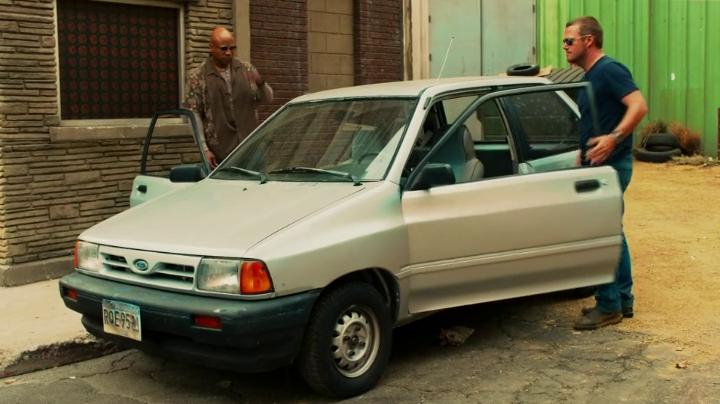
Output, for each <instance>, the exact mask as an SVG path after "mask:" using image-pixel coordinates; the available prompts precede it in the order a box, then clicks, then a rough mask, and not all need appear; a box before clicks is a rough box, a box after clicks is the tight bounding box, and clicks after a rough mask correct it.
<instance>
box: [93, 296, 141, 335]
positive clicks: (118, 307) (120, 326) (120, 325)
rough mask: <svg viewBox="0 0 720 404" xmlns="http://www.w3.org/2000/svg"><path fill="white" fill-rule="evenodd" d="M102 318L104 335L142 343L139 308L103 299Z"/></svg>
mask: <svg viewBox="0 0 720 404" xmlns="http://www.w3.org/2000/svg"><path fill="white" fill-rule="evenodd" d="M102 318H103V330H104V331H105V332H106V333H108V334H115V335H120V336H123V337H126V338H130V339H134V340H136V341H142V335H141V326H140V306H136V305H134V304H129V303H122V302H116V301H114V300H105V299H103V301H102Z"/></svg>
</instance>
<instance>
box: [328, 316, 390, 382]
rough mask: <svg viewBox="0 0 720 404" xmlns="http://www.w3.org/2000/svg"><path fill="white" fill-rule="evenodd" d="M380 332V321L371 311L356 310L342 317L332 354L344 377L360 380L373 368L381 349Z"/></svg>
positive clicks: (339, 321)
mask: <svg viewBox="0 0 720 404" xmlns="http://www.w3.org/2000/svg"><path fill="white" fill-rule="evenodd" d="M378 332H379V327H378V321H377V318H376V317H375V314H374V313H373V312H372V311H371V310H368V309H366V308H363V307H358V306H353V307H350V308H349V309H348V310H346V311H345V312H343V313H342V314H341V315H340V317H339V318H338V320H337V323H336V324H335V329H334V332H333V339H332V346H331V351H332V356H333V360H334V361H335V367H336V368H337V370H338V371H339V372H340V373H341V374H343V375H344V376H346V377H358V376H361V375H362V374H364V373H365V372H366V371H367V370H368V369H369V368H370V366H372V364H373V362H374V361H375V357H376V356H377V353H378V350H379V347H380V345H379V343H380V338H379V335H378Z"/></svg>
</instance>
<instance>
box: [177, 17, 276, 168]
mask: <svg viewBox="0 0 720 404" xmlns="http://www.w3.org/2000/svg"><path fill="white" fill-rule="evenodd" d="M235 48H236V46H235V38H234V36H233V34H232V33H231V32H230V31H228V30H227V29H225V28H223V27H216V28H215V29H213V31H212V34H211V35H210V56H209V57H208V58H207V60H205V62H203V63H202V64H201V65H200V66H199V67H197V68H196V69H194V70H193V71H192V72H191V73H190V75H189V76H188V80H187V85H186V91H185V103H184V105H185V107H186V108H188V109H191V110H193V111H195V112H197V113H198V114H199V115H200V118H201V119H202V123H203V127H204V132H205V133H204V134H205V144H204V145H203V148H204V151H205V155H206V156H207V159H208V162H209V163H210V167H211V168H215V167H216V166H217V165H218V164H219V163H220V162H221V161H223V160H224V159H225V157H227V156H228V154H230V152H231V151H232V150H233V149H234V148H235V147H236V146H237V145H238V144H240V142H241V141H242V140H243V139H245V137H247V135H248V134H250V132H252V131H253V129H255V127H256V126H257V124H258V113H257V105H258V104H259V103H261V102H262V103H268V102H270V101H272V98H273V91H272V88H271V87H270V85H269V84H267V83H266V82H265V80H263V79H262V77H261V76H260V73H258V71H257V70H256V69H255V67H253V65H251V64H250V63H247V62H243V61H240V60H239V59H237V58H235V57H234V52H235Z"/></svg>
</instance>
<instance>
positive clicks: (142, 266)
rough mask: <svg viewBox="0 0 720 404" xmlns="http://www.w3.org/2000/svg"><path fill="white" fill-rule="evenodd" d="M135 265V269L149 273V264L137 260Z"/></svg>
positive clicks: (134, 262)
mask: <svg viewBox="0 0 720 404" xmlns="http://www.w3.org/2000/svg"><path fill="white" fill-rule="evenodd" d="M133 265H135V268H136V269H137V270H138V271H147V270H148V268H150V266H149V265H148V262H147V261H145V260H141V259H137V260H135V261H133Z"/></svg>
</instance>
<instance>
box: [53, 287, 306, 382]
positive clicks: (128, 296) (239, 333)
mask: <svg viewBox="0 0 720 404" xmlns="http://www.w3.org/2000/svg"><path fill="white" fill-rule="evenodd" d="M66 289H74V290H76V291H77V292H78V295H77V299H71V298H68V297H67V296H66V294H65V290H66ZM60 293H61V296H62V298H63V301H64V302H65V305H66V306H67V307H68V308H70V309H72V310H74V311H76V312H79V313H81V314H82V315H83V318H82V323H83V325H84V326H85V328H86V329H87V330H88V332H90V333H91V334H93V335H95V336H97V337H99V338H103V339H107V340H111V341H114V342H117V343H119V344H120V345H123V346H129V347H135V348H139V349H142V350H145V351H150V352H155V353H159V354H163V355H165V356H168V357H171V358H173V359H177V360H181V361H187V362H194V363H200V364H203V365H206V366H210V367H215V368H222V369H231V370H234V371H240V372H263V371H267V370H271V369H275V368H279V367H282V366H286V365H289V364H290V363H292V361H293V359H294V358H295V356H296V355H297V353H298V351H299V349H300V345H301V343H302V338H303V334H304V330H305V325H306V324H307V321H308V318H309V316H310V312H311V311H312V307H313V304H314V302H315V300H316V299H317V297H318V295H319V294H320V291H319V290H316V291H310V292H306V293H301V294H297V295H292V296H285V297H279V298H275V299H269V300H255V301H245V300H230V299H221V298H217V297H207V296H197V295H189V294H184V293H177V292H169V291H163V290H157V289H152V288H148V287H142V286H134V285H128V284H124V283H120V282H115V281H110V280H105V279H100V278H95V277H92V276H88V275H84V274H80V273H72V274H70V275H67V276H65V277H63V278H62V279H61V280H60ZM103 299H111V300H115V301H121V302H125V303H131V304H135V305H137V306H140V317H141V320H142V341H135V340H131V339H128V338H124V337H120V336H115V335H112V334H106V333H105V332H104V331H103V324H102V317H101V316H102V300H103ZM193 315H210V316H216V317H220V319H221V321H222V330H212V329H207V328H201V327H196V326H195V325H194V324H193Z"/></svg>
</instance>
